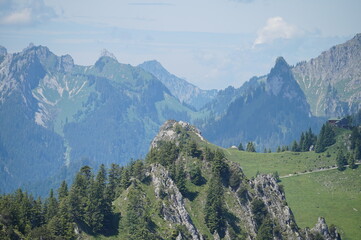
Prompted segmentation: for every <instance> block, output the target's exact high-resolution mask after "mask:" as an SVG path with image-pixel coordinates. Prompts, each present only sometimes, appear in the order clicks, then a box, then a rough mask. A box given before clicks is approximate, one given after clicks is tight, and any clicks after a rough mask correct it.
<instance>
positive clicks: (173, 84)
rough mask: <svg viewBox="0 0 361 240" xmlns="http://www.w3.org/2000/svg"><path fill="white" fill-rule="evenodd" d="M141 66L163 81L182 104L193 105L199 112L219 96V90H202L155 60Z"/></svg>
mask: <svg viewBox="0 0 361 240" xmlns="http://www.w3.org/2000/svg"><path fill="white" fill-rule="evenodd" d="M139 66H140V67H141V68H143V69H144V70H146V71H148V72H150V73H151V74H153V75H154V76H156V77H157V78H158V79H159V80H160V81H162V83H163V84H164V85H165V86H166V87H167V88H168V89H169V90H170V92H171V93H172V94H173V95H174V96H175V97H177V98H178V99H179V101H180V102H184V103H186V104H188V105H191V106H193V107H194V108H196V109H198V110H199V109H200V108H202V107H203V106H204V105H205V104H207V103H208V102H210V101H211V100H212V99H213V98H214V97H215V96H216V95H217V90H202V89H200V88H198V87H196V86H194V85H193V84H191V83H189V82H187V81H186V80H184V79H181V78H178V77H177V76H175V75H173V74H170V73H169V72H168V71H167V70H166V69H164V67H163V66H162V65H161V64H160V63H159V62H157V61H155V60H153V61H147V62H144V63H142V64H140V65H139Z"/></svg>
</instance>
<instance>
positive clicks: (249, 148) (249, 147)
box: [246, 142, 256, 152]
mask: <svg viewBox="0 0 361 240" xmlns="http://www.w3.org/2000/svg"><path fill="white" fill-rule="evenodd" d="M246 151H247V152H256V148H255V146H254V143H253V142H248V143H247V148H246Z"/></svg>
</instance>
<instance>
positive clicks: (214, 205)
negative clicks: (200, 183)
mask: <svg viewBox="0 0 361 240" xmlns="http://www.w3.org/2000/svg"><path fill="white" fill-rule="evenodd" d="M223 205H224V197H223V188H222V183H221V178H220V176H219V175H218V174H217V173H214V175H213V177H212V178H211V180H210V183H209V187H208V191H207V197H206V204H205V207H204V216H205V219H204V220H205V222H206V225H207V227H208V228H209V230H210V232H211V233H214V232H216V231H217V232H218V234H219V233H221V232H222V231H223V228H224V225H225V219H224V209H223Z"/></svg>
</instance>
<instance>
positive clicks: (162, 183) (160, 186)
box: [150, 164, 203, 240]
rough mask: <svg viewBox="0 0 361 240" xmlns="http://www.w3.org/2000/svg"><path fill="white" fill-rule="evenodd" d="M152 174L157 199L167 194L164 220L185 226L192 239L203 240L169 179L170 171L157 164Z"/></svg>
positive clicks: (181, 197)
mask: <svg viewBox="0 0 361 240" xmlns="http://www.w3.org/2000/svg"><path fill="white" fill-rule="evenodd" d="M150 174H151V176H152V181H153V184H154V191H155V195H156V197H157V198H158V199H160V198H161V194H165V195H166V196H167V198H168V201H167V204H166V203H165V202H164V201H163V209H162V214H163V217H164V220H166V221H169V222H171V223H178V224H183V225H184V226H185V227H186V228H187V230H188V231H189V233H190V234H191V236H192V239H194V240H197V239H200V240H202V239H203V237H202V236H201V235H200V234H199V232H198V230H197V228H196V227H195V226H194V224H193V222H192V219H191V217H190V216H189V213H188V211H187V209H186V208H185V203H184V199H183V196H182V194H181V193H180V191H179V190H178V188H177V186H176V185H175V183H174V182H173V180H172V179H171V178H170V177H169V174H168V171H167V170H166V169H165V168H164V167H163V166H162V165H159V164H155V165H153V166H152V168H151V171H150Z"/></svg>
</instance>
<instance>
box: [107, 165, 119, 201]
mask: <svg viewBox="0 0 361 240" xmlns="http://www.w3.org/2000/svg"><path fill="white" fill-rule="evenodd" d="M121 173H122V168H121V167H120V166H119V165H118V164H114V163H112V165H111V166H110V169H109V174H108V185H107V188H106V195H107V197H108V198H110V199H111V200H112V201H114V200H115V198H116V197H117V186H118V185H119V183H120V179H121Z"/></svg>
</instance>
